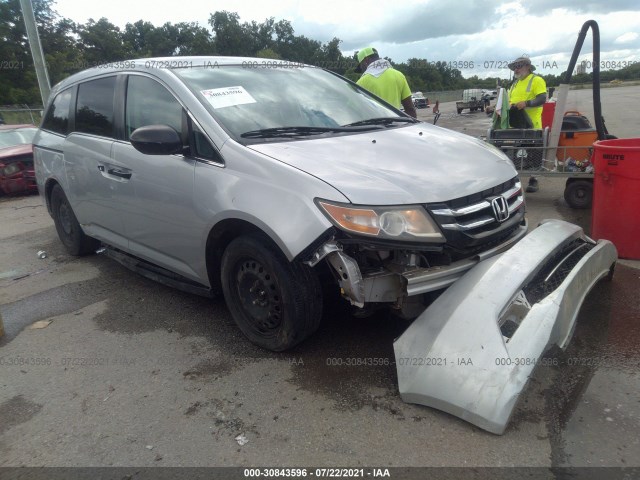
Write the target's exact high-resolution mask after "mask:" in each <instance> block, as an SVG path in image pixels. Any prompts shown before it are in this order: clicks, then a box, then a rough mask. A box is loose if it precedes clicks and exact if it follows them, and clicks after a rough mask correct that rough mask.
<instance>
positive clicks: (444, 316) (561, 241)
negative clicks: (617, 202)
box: [394, 220, 617, 434]
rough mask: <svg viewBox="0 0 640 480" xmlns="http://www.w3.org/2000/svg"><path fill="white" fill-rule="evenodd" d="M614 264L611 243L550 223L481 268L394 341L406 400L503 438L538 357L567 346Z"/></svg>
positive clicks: (476, 269)
mask: <svg viewBox="0 0 640 480" xmlns="http://www.w3.org/2000/svg"><path fill="white" fill-rule="evenodd" d="M616 259H617V252H616V250H615V247H614V246H613V244H612V243H611V242H609V241H607V240H601V241H598V242H597V243H595V242H593V241H592V240H590V239H588V238H587V237H585V236H584V233H583V231H582V229H581V228H580V227H578V226H576V225H572V224H569V223H566V222H563V221H559V220H551V221H547V222H545V223H543V224H542V225H540V226H539V227H538V228H536V229H535V230H534V231H532V232H531V233H530V234H529V235H527V236H526V237H524V238H523V239H522V240H521V241H520V242H519V243H517V244H516V245H515V246H514V247H513V248H511V249H510V250H508V251H507V252H505V253H503V254H501V255H498V256H495V257H492V258H490V259H487V260H485V261H482V262H480V263H479V264H478V265H476V266H475V267H474V268H473V269H471V270H470V271H469V272H467V273H466V274H465V275H464V276H463V277H462V278H460V279H459V280H458V281H457V282H455V283H454V284H453V285H452V286H451V287H449V289H448V290H446V291H445V292H444V293H443V294H442V295H441V296H440V297H438V299H437V300H436V301H435V302H434V303H433V304H432V305H431V306H429V308H428V309H427V310H426V311H425V312H424V313H423V314H422V315H420V316H419V317H418V318H417V319H416V320H415V321H414V322H413V323H412V324H411V326H410V327H409V328H408V329H407V330H406V331H405V332H404V333H403V334H402V335H401V336H400V337H399V338H398V339H397V340H396V341H395V342H394V350H395V357H396V365H397V370H398V385H399V389H400V394H401V396H402V398H403V400H404V401H406V402H409V403H419V404H422V405H427V406H430V407H434V408H437V409H440V410H443V411H446V412H448V413H451V414H452V415H456V416H458V417H460V418H462V419H463V420H466V421H468V422H470V423H472V424H474V425H477V426H479V427H481V428H483V429H485V430H488V431H489V432H492V433H496V434H502V433H503V432H504V430H505V428H506V426H507V424H508V422H509V418H510V417H511V414H512V412H513V408H514V406H515V404H516V402H517V400H518V397H519V395H520V392H521V391H522V389H523V388H524V387H525V385H526V383H527V380H528V379H529V377H530V375H531V373H532V372H533V369H534V368H535V366H536V365H537V364H538V363H540V362H541V360H540V358H541V356H542V355H543V354H544V352H545V351H546V350H547V349H548V348H549V347H550V346H552V345H558V346H559V347H561V348H564V347H565V346H566V345H567V343H568V342H569V340H570V339H571V335H572V333H573V330H574V327H575V321H576V317H577V314H578V311H579V309H580V306H581V305H582V303H583V301H584V298H585V297H586V295H587V293H588V292H589V291H590V290H591V289H592V288H593V286H594V285H595V284H596V282H597V281H598V280H599V279H601V278H603V277H604V276H606V275H607V274H608V273H609V271H610V268H611V266H612V265H613V264H615V261H616Z"/></svg>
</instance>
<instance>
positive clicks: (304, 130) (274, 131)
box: [240, 125, 371, 138]
mask: <svg viewBox="0 0 640 480" xmlns="http://www.w3.org/2000/svg"><path fill="white" fill-rule="evenodd" d="M363 130H371V128H353V126H351V125H345V126H343V127H303V126H300V127H274V128H262V129H260V130H251V131H249V132H244V133H243V134H241V135H240V136H241V137H242V138H269V137H297V136H304V135H319V134H321V133H327V132H331V133H334V132H359V131H363Z"/></svg>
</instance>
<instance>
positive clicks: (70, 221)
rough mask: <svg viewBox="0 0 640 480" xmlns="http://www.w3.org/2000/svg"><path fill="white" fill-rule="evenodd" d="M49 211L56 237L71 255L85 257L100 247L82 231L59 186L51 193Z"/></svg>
mask: <svg viewBox="0 0 640 480" xmlns="http://www.w3.org/2000/svg"><path fill="white" fill-rule="evenodd" d="M51 211H52V213H53V221H54V223H55V225H56V230H57V232H58V237H60V241H61V242H62V244H63V245H64V246H65V248H66V249H67V251H68V252H69V253H70V254H71V255H74V256H79V255H87V254H89V253H93V252H95V250H96V249H97V248H98V247H99V246H100V242H98V241H97V240H96V239H94V238H91V237H89V236H87V235H85V233H84V232H83V231H82V227H80V224H79V223H78V220H77V219H76V216H75V214H74V213H73V209H72V208H71V205H70V204H69V201H68V200H67V196H66V195H65V194H64V191H63V190H62V187H60V185H55V186H54V187H53V190H52V191H51Z"/></svg>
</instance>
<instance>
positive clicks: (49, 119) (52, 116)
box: [42, 89, 71, 135]
mask: <svg viewBox="0 0 640 480" xmlns="http://www.w3.org/2000/svg"><path fill="white" fill-rule="evenodd" d="M70 103H71V89H69V90H65V91H64V92H60V93H59V94H58V95H57V96H56V98H55V99H54V100H53V103H51V106H50V107H49V110H48V111H47V114H46V115H45V117H44V120H43V122H42V128H43V129H45V130H50V131H52V132H55V133H61V134H63V135H66V134H67V132H68V131H69V104H70Z"/></svg>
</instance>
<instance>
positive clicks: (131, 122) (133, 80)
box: [125, 75, 182, 138]
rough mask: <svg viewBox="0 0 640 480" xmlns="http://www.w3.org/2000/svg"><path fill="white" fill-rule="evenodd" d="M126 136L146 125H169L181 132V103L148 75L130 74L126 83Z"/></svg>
mask: <svg viewBox="0 0 640 480" xmlns="http://www.w3.org/2000/svg"><path fill="white" fill-rule="evenodd" d="M125 111H126V129H127V138H129V136H130V135H131V133H132V132H133V131H134V130H135V129H136V128H140V127H144V126H146V125H169V126H170V127H173V128H174V129H175V130H176V132H178V133H181V132H182V105H180V103H179V102H178V101H177V100H176V99H175V97H174V96H173V95H172V94H171V93H170V92H169V91H168V90H167V89H166V88H165V87H163V86H162V85H160V84H159V83H158V82H156V81H155V80H152V79H151V78H148V77H142V76H138V75H131V76H130V77H129V81H128V84H127V106H126V110H125Z"/></svg>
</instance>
